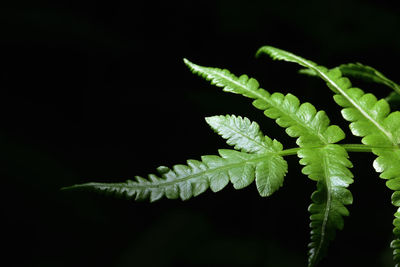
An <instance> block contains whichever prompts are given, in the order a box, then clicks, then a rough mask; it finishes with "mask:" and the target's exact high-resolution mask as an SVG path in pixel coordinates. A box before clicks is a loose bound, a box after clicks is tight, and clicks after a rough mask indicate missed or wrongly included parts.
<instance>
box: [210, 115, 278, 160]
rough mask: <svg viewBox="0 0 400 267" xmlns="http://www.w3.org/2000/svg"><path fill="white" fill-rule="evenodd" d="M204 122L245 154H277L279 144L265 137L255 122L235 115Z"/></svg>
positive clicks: (217, 117) (214, 117)
mask: <svg viewBox="0 0 400 267" xmlns="http://www.w3.org/2000/svg"><path fill="white" fill-rule="evenodd" d="M206 122H207V123H208V124H209V125H210V126H211V128H212V129H213V130H214V131H215V132H217V133H218V134H220V135H221V136H222V137H223V138H224V139H227V143H228V144H229V145H231V146H234V148H235V149H237V150H242V151H243V152H247V153H259V154H260V153H261V154H262V153H265V152H278V151H281V150H282V145H281V143H279V142H277V141H276V140H271V139H270V138H269V137H268V136H265V135H264V134H263V133H262V132H261V130H260V126H258V124H257V123H256V122H251V121H250V120H249V119H248V118H242V117H240V116H235V115H226V116H222V115H221V116H212V117H207V118H206Z"/></svg>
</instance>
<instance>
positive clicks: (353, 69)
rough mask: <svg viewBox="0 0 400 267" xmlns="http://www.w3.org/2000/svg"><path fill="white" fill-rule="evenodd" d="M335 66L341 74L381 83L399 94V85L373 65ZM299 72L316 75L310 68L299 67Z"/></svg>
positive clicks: (349, 64)
mask: <svg viewBox="0 0 400 267" xmlns="http://www.w3.org/2000/svg"><path fill="white" fill-rule="evenodd" d="M337 68H338V69H339V70H340V71H341V73H342V75H343V76H346V77H354V78H358V79H361V80H364V81H366V82H374V83H379V84H383V85H386V86H388V87H390V88H391V89H393V90H394V91H395V92H396V93H397V94H400V85H398V84H397V83H395V82H393V81H392V80H390V79H389V78H387V77H386V76H385V75H383V74H382V73H381V72H379V71H378V70H376V69H375V68H373V67H370V66H367V65H363V64H361V63H348V64H342V65H340V66H338V67H337ZM299 73H301V74H306V75H309V76H318V74H317V72H315V71H314V70H312V69H301V70H299Z"/></svg>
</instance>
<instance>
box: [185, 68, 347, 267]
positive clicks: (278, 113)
mask: <svg viewBox="0 0 400 267" xmlns="http://www.w3.org/2000/svg"><path fill="white" fill-rule="evenodd" d="M185 63H186V64H187V65H188V66H189V68H190V69H191V70H192V72H194V73H196V74H198V75H200V76H201V77H203V78H205V79H206V80H209V81H211V83H212V84H215V85H217V86H219V87H222V88H223V90H224V91H226V92H232V93H236V94H242V95H244V96H246V97H250V98H253V99H255V101H254V102H253V105H254V106H255V107H256V108H258V109H261V110H264V114H265V115H266V116H267V117H269V118H272V119H275V120H276V122H277V124H278V125H279V126H281V127H284V128H286V132H287V134H288V135H289V136H291V137H297V138H298V139H297V141H296V143H297V144H298V145H299V146H300V147H302V149H300V150H299V151H298V155H299V157H300V158H302V160H301V164H305V165H306V166H305V167H304V168H303V172H304V173H305V174H307V175H308V176H309V177H310V178H311V179H313V180H316V181H318V190H317V192H316V193H314V196H315V197H313V201H314V202H315V203H314V204H312V205H311V206H310V207H311V208H310V211H311V212H312V217H311V218H312V237H311V238H312V242H311V243H310V257H309V263H310V266H313V265H314V264H316V263H317V262H318V261H319V260H320V259H321V257H322V256H323V254H324V253H325V252H326V248H327V246H328V243H329V241H330V240H332V239H333V237H334V233H335V230H336V229H341V228H342V225H343V219H342V217H341V216H345V215H347V213H348V212H347V213H346V212H342V211H343V210H346V211H347V209H346V208H344V205H347V204H350V203H351V193H350V191H348V190H347V189H344V188H346V187H347V186H348V185H349V184H350V183H351V182H352V179H351V177H352V174H351V172H350V171H349V170H348V169H347V168H348V167H351V163H350V162H349V161H348V160H347V153H346V151H345V150H344V149H343V148H341V147H339V146H337V145H333V143H336V142H338V141H340V140H342V139H343V138H344V136H345V135H344V133H343V131H342V130H341V129H340V128H339V127H338V126H336V125H329V118H328V116H327V115H326V114H325V112H324V111H318V112H317V111H316V109H315V108H314V106H313V105H311V104H310V103H303V104H300V101H299V100H298V98H297V97H295V96H294V95H292V94H288V95H286V96H284V95H283V94H281V93H274V94H272V95H271V94H270V93H268V92H267V91H266V90H264V89H261V88H259V84H258V82H257V81H256V80H255V79H253V78H248V76H246V75H242V76H240V77H236V76H235V75H233V74H232V73H230V72H229V71H228V70H221V69H218V68H210V67H202V66H199V65H196V64H193V63H191V62H190V61H188V60H185ZM321 147H322V148H321ZM315 155H318V156H315ZM321 158H323V159H324V160H323V161H321ZM339 173H340V174H345V176H343V178H342V180H341V181H339V180H340V178H338V177H337V175H338V174H339ZM335 190H336V191H335ZM346 190H347V191H346ZM343 192H346V193H343ZM338 211H340V212H338ZM339 215H340V216H339ZM338 216H339V217H340V219H339V218H338Z"/></svg>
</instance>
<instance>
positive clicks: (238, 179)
mask: <svg viewBox="0 0 400 267" xmlns="http://www.w3.org/2000/svg"><path fill="white" fill-rule="evenodd" d="M219 154H220V156H203V157H202V158H201V161H197V160H188V161H187V165H175V166H174V167H173V168H172V169H169V168H167V167H159V168H158V169H157V170H158V172H159V175H158V176H157V175H154V174H150V175H149V176H148V179H145V178H143V177H140V176H136V177H135V178H136V180H135V181H132V180H128V181H126V182H125V183H86V184H79V185H74V186H71V187H68V188H66V189H80V188H82V189H89V190H93V191H96V192H100V193H106V194H113V195H115V196H119V197H126V198H128V199H135V200H145V199H148V198H149V199H150V201H151V202H154V201H156V200H158V199H160V198H162V197H164V196H165V197H167V198H169V199H177V198H181V199H182V200H187V199H189V198H191V197H193V196H198V195H199V194H201V193H203V192H204V191H205V190H207V188H209V187H210V189H211V190H212V191H213V192H218V191H220V190H221V189H223V188H224V187H225V186H226V185H227V184H228V183H229V181H230V182H231V183H232V184H233V187H234V188H235V189H241V188H244V187H246V186H248V185H250V184H251V183H252V182H253V181H254V179H255V180H256V185H257V189H258V191H259V193H260V195H261V196H263V197H265V196H270V195H271V194H272V193H274V192H275V191H276V190H278V189H279V188H280V187H281V186H282V184H283V178H284V176H285V174H286V172H287V163H286V161H285V160H284V159H283V158H282V156H280V155H279V153H272V152H268V153H264V154H248V153H243V152H239V151H235V150H228V149H221V150H219Z"/></svg>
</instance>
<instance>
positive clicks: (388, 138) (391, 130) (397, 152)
mask: <svg viewBox="0 0 400 267" xmlns="http://www.w3.org/2000/svg"><path fill="white" fill-rule="evenodd" d="M260 53H266V54H268V55H270V56H271V57H272V58H274V59H279V60H285V61H290V62H295V63H298V64H299V65H301V66H303V67H306V68H310V69H311V70H313V71H315V73H317V74H318V76H320V77H321V78H322V79H323V80H324V81H325V82H326V83H327V84H328V86H329V88H331V89H332V90H333V91H334V92H335V93H337V94H336V95H335V96H334V99H335V101H336V103H337V104H338V105H340V106H341V107H343V110H342V115H343V117H344V118H345V119H346V120H348V121H350V122H351V124H350V130H351V131H352V133H353V134H354V135H356V136H360V137H362V140H361V141H362V142H363V143H364V144H365V145H370V146H375V147H377V148H374V149H372V152H373V153H374V154H375V155H377V156H378V158H377V159H376V160H375V161H374V164H373V165H374V167H375V170H376V171H377V172H380V173H381V174H380V177H381V178H384V179H388V181H387V182H386V185H387V186H388V187H389V188H390V189H392V190H394V191H396V192H394V194H393V197H394V198H396V196H397V195H398V194H400V193H399V192H397V191H399V190H400V164H399V162H400V131H399V129H400V112H398V111H396V112H392V113H390V107H389V105H388V103H387V102H386V101H385V100H384V99H381V100H377V99H376V97H375V96H374V95H373V94H369V93H368V94H366V93H364V92H363V91H362V90H361V89H359V88H352V86H351V82H350V80H349V79H347V78H344V77H342V74H341V72H340V70H339V69H332V70H327V69H326V68H325V67H321V66H318V65H317V64H315V63H313V62H311V61H308V60H306V59H303V58H301V57H298V56H295V55H293V54H291V53H289V52H286V51H283V50H280V49H276V48H273V47H270V46H266V47H262V48H261V49H260V50H259V52H258V54H260ZM392 202H393V203H394V204H395V205H396V206H400V202H398V201H392ZM396 217H397V215H396ZM398 222H399V220H398V218H396V219H395V230H394V233H395V236H396V238H397V239H396V240H397V241H398V239H399V237H400V223H398ZM396 240H395V241H394V242H393V244H394V245H393V246H394V247H395V248H396V249H398V244H399V242H397V241H396ZM396 249H395V251H394V253H395V254H394V258H395V261H396V263H400V257H399V256H397V252H398V251H397V250H396Z"/></svg>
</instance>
